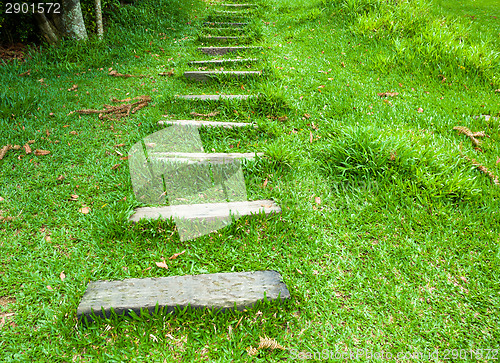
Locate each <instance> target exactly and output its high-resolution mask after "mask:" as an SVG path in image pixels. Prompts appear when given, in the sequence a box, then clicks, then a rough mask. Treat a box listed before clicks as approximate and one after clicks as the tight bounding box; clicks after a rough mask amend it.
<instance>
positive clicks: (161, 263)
mask: <svg viewBox="0 0 500 363" xmlns="http://www.w3.org/2000/svg"><path fill="white" fill-rule="evenodd" d="M155 264H156V266H158V267H160V268H164V269H167V270H168V266H167V263H166V262H165V260H163V261H162V262H155Z"/></svg>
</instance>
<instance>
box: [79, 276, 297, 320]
mask: <svg viewBox="0 0 500 363" xmlns="http://www.w3.org/2000/svg"><path fill="white" fill-rule="evenodd" d="M264 298H265V299H266V300H267V301H273V300H279V301H280V302H283V301H285V300H288V299H290V292H289V291H288V288H287V286H286V284H285V283H284V282H283V278H282V276H281V275H280V274H279V273H278V272H276V271H252V272H231V273H215V274H203V275H186V276H168V277H156V278H153V277H149V278H142V279H139V278H133V279H125V280H121V281H102V280H101V281H91V282H89V284H88V285H87V289H86V291H85V294H84V295H83V297H82V300H81V301H80V305H79V306H78V309H77V311H76V315H77V318H78V319H82V318H83V317H84V316H85V317H86V318H87V320H88V321H92V317H91V315H92V313H94V314H95V315H97V316H101V317H102V316H106V317H109V316H111V311H112V310H113V311H114V312H115V313H116V314H117V315H123V314H130V311H133V312H135V313H136V314H137V315H141V313H142V311H141V310H143V311H144V310H148V311H149V313H153V312H154V311H155V308H156V306H158V307H159V308H164V312H165V313H170V312H174V311H175V309H176V308H180V309H183V308H185V307H190V308H192V309H202V308H209V309H214V310H221V311H224V310H227V309H229V310H232V309H234V307H235V305H236V309H237V310H243V309H245V308H250V307H252V306H253V305H254V304H256V303H257V302H259V301H263V300H264Z"/></svg>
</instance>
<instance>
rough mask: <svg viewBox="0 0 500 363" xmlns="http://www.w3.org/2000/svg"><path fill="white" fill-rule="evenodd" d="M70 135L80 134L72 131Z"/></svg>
mask: <svg viewBox="0 0 500 363" xmlns="http://www.w3.org/2000/svg"><path fill="white" fill-rule="evenodd" d="M69 133H70V135H78V132H76V131H70V132H69Z"/></svg>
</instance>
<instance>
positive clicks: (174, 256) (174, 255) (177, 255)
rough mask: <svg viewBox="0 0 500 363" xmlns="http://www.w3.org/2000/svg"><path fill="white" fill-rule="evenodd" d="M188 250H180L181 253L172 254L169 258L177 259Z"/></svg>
mask: <svg viewBox="0 0 500 363" xmlns="http://www.w3.org/2000/svg"><path fill="white" fill-rule="evenodd" d="M185 252H186V250H184V251H182V252H179V253H174V254H173V255H172V256H170V257H169V258H168V259H169V260H175V259H176V258H177V257H179V256H180V255H182V254H184V253H185Z"/></svg>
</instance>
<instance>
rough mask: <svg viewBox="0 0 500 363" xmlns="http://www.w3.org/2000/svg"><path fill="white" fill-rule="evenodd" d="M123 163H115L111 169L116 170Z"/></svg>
mask: <svg viewBox="0 0 500 363" xmlns="http://www.w3.org/2000/svg"><path fill="white" fill-rule="evenodd" d="M121 165H122V164H115V165H113V166H112V167H111V169H113V170H116V169H118V168H119V167H120V166H121Z"/></svg>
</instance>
